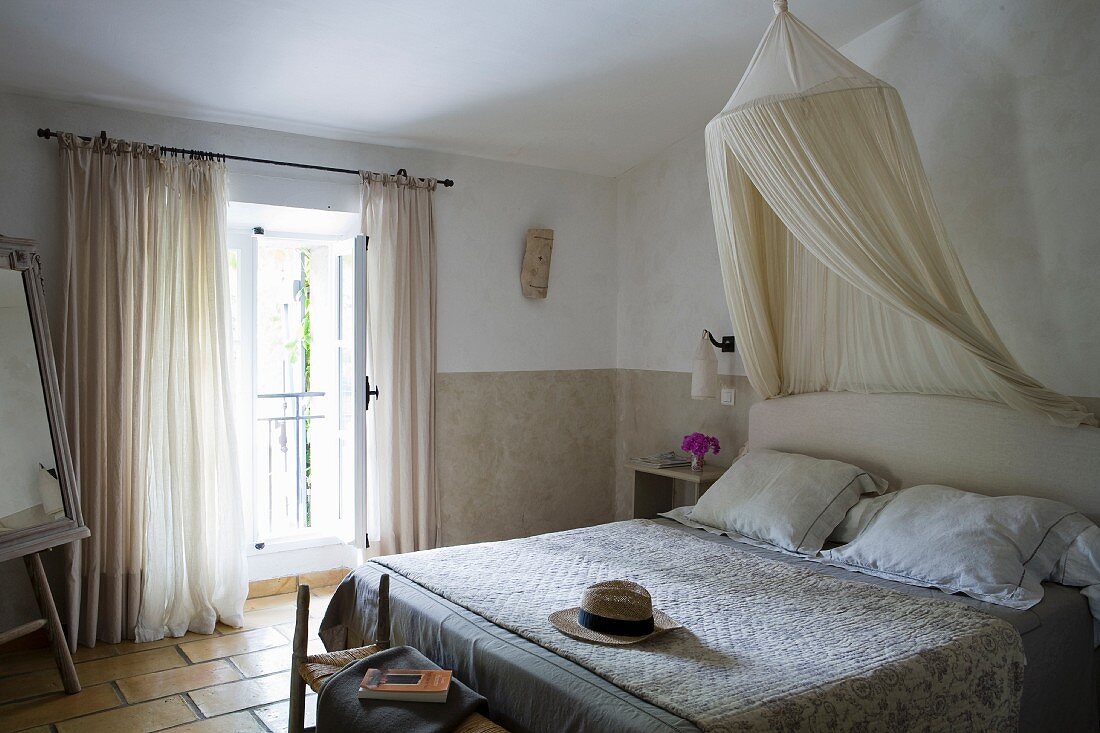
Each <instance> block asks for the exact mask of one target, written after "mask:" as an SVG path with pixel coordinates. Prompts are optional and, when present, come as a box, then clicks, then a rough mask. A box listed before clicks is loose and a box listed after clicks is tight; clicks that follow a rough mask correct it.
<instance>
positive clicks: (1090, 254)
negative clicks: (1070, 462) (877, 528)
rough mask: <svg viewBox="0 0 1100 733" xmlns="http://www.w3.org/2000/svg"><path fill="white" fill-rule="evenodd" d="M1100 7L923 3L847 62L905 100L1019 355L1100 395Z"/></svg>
mask: <svg viewBox="0 0 1100 733" xmlns="http://www.w3.org/2000/svg"><path fill="white" fill-rule="evenodd" d="M1098 39H1100V2H1096V0H967V1H966V2H959V1H958V0H923V2H920V3H918V4H916V5H914V6H913V7H912V8H910V9H909V10H907V11H905V12H903V13H901V14H899V15H897V16H895V17H894V18H892V19H890V20H888V21H886V22H885V23H883V24H881V25H879V26H877V27H876V28H873V29H872V30H870V31H868V32H867V33H865V34H863V35H862V36H860V37H859V38H857V39H855V40H854V41H852V42H850V43H848V44H847V45H846V46H844V47H843V48H842V49H841V50H842V51H843V52H844V53H845V54H847V55H848V56H850V57H851V59H852V60H853V61H855V62H856V63H858V64H860V65H861V66H863V67H864V68H865V69H867V70H868V71H870V72H871V73H873V74H875V75H876V76H879V77H881V78H883V79H885V80H886V81H888V82H890V83H891V84H893V85H894V86H896V87H897V89H898V91H899V92H900V93H901V97H902V99H903V100H905V106H906V110H907V112H908V113H909V119H910V122H911V123H912V126H913V133H914V135H915V136H916V139H917V144H918V145H919V147H920V153H921V157H922V158H923V160H924V164H925V168H926V169H927V171H928V177H929V180H930V181H931V184H932V190H933V193H934V194H935V197H936V203H937V205H938V206H939V209H940V212H941V214H942V216H943V220H944V224H945V225H946V227H947V232H948V235H949V236H950V237H951V240H952V241H953V243H954V245H955V248H956V249H957V250H958V253H959V258H960V259H961V260H962V264H963V267H964V268H965V269H966V274H967V276H968V277H969V278H970V282H971V284H972V285H973V287H974V291H975V292H976V293H977V296H978V299H979V301H980V302H981V303H982V306H983V307H984V308H985V310H986V312H987V313H988V314H989V317H990V319H991V320H992V321H993V325H994V326H996V328H997V330H998V331H999V332H1000V334H1001V337H1002V338H1003V339H1004V341H1005V344H1006V345H1007V346H1008V348H1009V350H1010V351H1011V352H1012V354H1013V355H1014V356H1015V357H1016V359H1017V360H1018V361H1019V362H1020V364H1021V365H1023V367H1024V369H1026V370H1027V371H1028V372H1029V373H1031V374H1032V375H1033V376H1035V377H1036V378H1038V379H1040V380H1041V381H1043V382H1045V383H1046V384H1048V385H1049V386H1050V387H1052V388H1054V389H1056V390H1058V391H1060V392H1063V393H1064V394H1069V395H1091V396H1100V333H1098V331H1097V314H1100V287H1097V282H1098V281H1100V206H1097V204H1096V197H1097V192H1098V191H1100V122H1098V120H1100V43H1097V41H1098Z"/></svg>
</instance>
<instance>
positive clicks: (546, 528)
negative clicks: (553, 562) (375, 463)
mask: <svg viewBox="0 0 1100 733" xmlns="http://www.w3.org/2000/svg"><path fill="white" fill-rule="evenodd" d="M614 380H615V370H613V369H590V370H567V371H545V372H467V373H460V374H440V375H438V378H437V381H436V444H437V454H436V460H437V465H438V479H439V493H440V505H441V516H442V534H443V543H444V544H446V545H455V544H461V543H465V542H480V541H485V540H499V539H508V538H512V537H523V536H527V535H532V534H539V533H542V532H553V531H556V530H561V529H569V528H572V527H580V526H585V525H590V524H599V523H601V522H607V521H610V520H611V519H612V517H613V507H612V494H611V485H612V481H613V475H614V467H613V463H612V460H613V446H614V435H615V408H614V398H615V389H614Z"/></svg>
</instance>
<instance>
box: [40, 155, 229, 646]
mask: <svg viewBox="0 0 1100 733" xmlns="http://www.w3.org/2000/svg"><path fill="white" fill-rule="evenodd" d="M59 145H60V153H61V170H62V179H63V186H64V209H65V211H64V239H65V269H64V271H65V276H64V283H63V285H64V289H65V313H64V318H63V322H62V336H61V340H62V348H61V359H60V361H61V365H60V368H61V382H62V391H63V401H64V403H65V411H66V418H67V426H68V429H69V432H70V443H71V446H72V452H73V461H74V464H75V467H76V471H77V478H78V485H79V487H80V501H81V507H82V509H83V512H84V517H85V520H86V521H87V523H88V526H89V528H90V529H91V532H92V534H91V537H90V538H89V539H87V540H85V541H84V542H83V543H81V544H78V545H73V546H72V549H71V550H70V562H69V578H68V579H69V599H70V607H69V624H70V628H71V629H73V631H74V633H72V634H71V635H70V636H71V639H70V643H72V644H73V645H74V648H75V644H76V642H77V641H79V642H81V643H84V644H86V645H89V646H94V644H95V642H96V640H97V639H100V640H103V641H106V642H110V643H114V642H118V641H121V640H122V639H137V640H138V641H150V640H153V639H159V638H162V637H163V636H165V635H166V634H167V635H170V636H180V635H182V634H184V633H185V632H186V631H188V630H191V631H196V632H200V633H210V632H212V631H213V630H214V625H215V622H216V621H217V619H219V618H221V619H222V620H223V621H225V622H226V623H229V624H231V625H239V624H240V623H241V620H242V618H243V606H244V598H245V596H246V595H247V576H246V571H245V559H244V553H243V548H242V544H241V542H242V538H243V537H244V519H243V512H242V505H241V493H240V483H239V481H240V479H239V473H238V465H237V454H236V444H235V432H234V430H233V420H232V415H231V405H232V400H231V395H230V389H229V384H228V376H229V366H230V365H229V358H230V354H229V341H228V328H229V324H228V302H227V297H228V279H227V262H226V251H225V212H226V204H227V200H226V184H225V167H224V165H223V164H221V163H217V162H214V161H209V160H185V159H175V158H171V159H166V158H162V157H161V156H160V154H159V151H158V150H157V149H156V148H150V147H147V146H144V145H138V144H130V143H125V142H120V141H115V140H111V141H107V142H103V141H100V140H94V141H92V142H90V143H86V142H82V141H80V140H79V139H74V138H73V137H72V136H71V135H63V136H62V137H60V138H59Z"/></svg>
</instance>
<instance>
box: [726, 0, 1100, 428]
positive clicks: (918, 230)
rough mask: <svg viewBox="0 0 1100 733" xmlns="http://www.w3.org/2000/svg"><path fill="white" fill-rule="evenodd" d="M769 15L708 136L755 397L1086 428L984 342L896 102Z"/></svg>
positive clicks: (823, 46) (997, 347)
mask: <svg viewBox="0 0 1100 733" xmlns="http://www.w3.org/2000/svg"><path fill="white" fill-rule="evenodd" d="M774 4H775V6H776V17H775V19H774V20H773V22H772V24H771V26H769V28H768V30H767V33H766V34H765V36H764V39H763V40H762V41H761V43H760V46H759V47H758V48H757V50H756V54H755V55H754V56H753V59H752V61H751V62H750V64H749V68H748V70H747V71H746V72H745V75H744V77H743V78H742V80H741V82H740V83H739V84H738V86H737V89H736V90H735V91H734V94H733V97H732V98H731V99H730V101H729V103H728V104H727V105H726V107H725V109H723V110H722V112H721V113H720V114H719V115H718V116H717V117H715V118H714V119H713V120H712V121H711V122H710V124H709V125H708V126H707V132H706V143H707V167H708V173H709V177H710V194H711V207H712V210H713V214H714V223H715V231H716V234H717V238H718V248H719V257H720V262H721V266H722V271H723V276H724V281H725V286H726V298H727V301H728V303H729V307H730V313H731V315H732V317H733V322H734V329H735V331H736V333H737V337H738V344H739V345H740V346H741V357H742V360H743V362H744V364H745V368H746V371H747V372H748V377H749V380H750V382H751V383H752V385H753V387H754V388H755V389H756V391H757V392H759V393H760V394H762V395H763V396H765V397H775V396H779V395H786V394H795V393H801V392H815V391H830V390H848V391H854V392H916V393H924V394H944V395H956V396H962V397H972V398H977V399H984V400H992V401H997V402H1003V403H1005V404H1008V405H1010V406H1012V407H1014V408H1016V409H1019V410H1024V411H1027V412H1032V413H1035V414H1038V415H1042V416H1045V417H1046V418H1047V419H1048V420H1050V421H1051V422H1053V423H1055V424H1058V425H1065V426H1076V425H1079V424H1082V423H1086V424H1096V420H1095V418H1094V417H1093V416H1092V415H1090V414H1088V413H1087V412H1086V411H1085V409H1084V408H1083V407H1081V406H1080V405H1078V404H1077V403H1076V402H1074V401H1073V400H1071V399H1069V398H1067V397H1064V396H1062V395H1060V394H1057V393H1055V392H1053V391H1051V390H1049V389H1047V388H1046V387H1044V386H1043V385H1042V384H1040V383H1039V382H1037V381H1036V380H1034V379H1032V378H1031V377H1029V376H1028V375H1027V374H1025V373H1024V372H1023V371H1022V370H1021V368H1020V366H1019V365H1018V364H1017V363H1016V361H1015V360H1014V359H1013V358H1012V356H1011V355H1010V354H1009V353H1008V351H1007V349H1006V348H1005V346H1004V344H1003V343H1002V342H1001V340H1000V338H999V337H998V336H997V333H996V332H995V331H994V329H993V326H992V325H991V324H990V322H989V319H988V318H987V317H986V315H985V312H984V311H983V310H982V308H981V306H980V305H979V304H978V301H977V299H976V298H975V296H974V293H973V291H972V290H971V288H970V283H969V281H968V280H967V278H966V275H965V274H964V273H963V270H962V267H961V265H960V264H959V260H958V257H957V256H956V254H955V251H954V250H953V249H952V247H951V244H950V243H949V241H948V239H947V235H946V233H945V232H944V229H943V225H942V223H941V221H940V217H939V214H938V212H937V211H936V207H935V204H934V202H933V200H932V193H931V190H930V187H929V184H928V181H927V178H926V176H925V172H924V167H923V164H922V163H921V160H920V156H919V154H918V152H917V148H916V143H915V141H914V139H913V136H912V132H911V130H910V128H909V121H908V118H907V117H906V114H905V110H904V108H903V106H902V102H901V98H900V96H899V95H898V93H897V91H896V90H895V89H894V88H893V87H891V86H889V85H888V84H886V83H885V82H883V81H881V80H879V79H876V78H875V77H873V76H871V75H870V74H868V73H867V72H866V71H864V70H863V69H860V68H859V67H858V66H856V65H855V64H853V63H852V62H851V61H849V60H848V59H846V58H845V57H844V56H843V55H841V54H840V53H839V52H838V51H836V50H835V49H833V48H832V47H830V46H829V45H828V44H827V43H825V41H823V40H822V39H821V38H820V37H819V36H817V35H816V34H815V33H814V32H813V31H812V30H810V29H809V28H807V27H806V26H805V25H803V24H802V23H801V22H800V21H799V20H798V19H797V18H795V17H794V16H793V15H791V14H790V13H789V12H787V9H786V3H785V2H783V1H782V0H778V1H777V2H775V3H774Z"/></svg>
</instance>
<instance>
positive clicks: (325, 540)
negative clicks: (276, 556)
mask: <svg viewBox="0 0 1100 733" xmlns="http://www.w3.org/2000/svg"><path fill="white" fill-rule="evenodd" d="M347 544H350V543H349V542H345V541H344V540H343V539H341V538H339V537H336V536H335V535H328V534H317V535H305V536H302V535H292V536H289V537H276V538H275V539H271V540H267V541H266V542H264V546H263V549H258V548H257V547H256V546H255V544H254V543H250V544H249V547H248V551H247V553H246V554H247V555H248V556H249V557H253V556H257V555H270V554H272V553H275V552H290V551H293V550H306V549H310V548H313V547H327V546H329V545H347Z"/></svg>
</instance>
